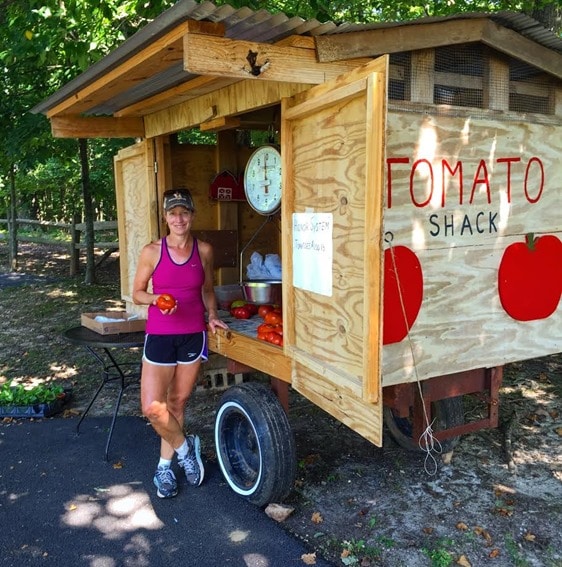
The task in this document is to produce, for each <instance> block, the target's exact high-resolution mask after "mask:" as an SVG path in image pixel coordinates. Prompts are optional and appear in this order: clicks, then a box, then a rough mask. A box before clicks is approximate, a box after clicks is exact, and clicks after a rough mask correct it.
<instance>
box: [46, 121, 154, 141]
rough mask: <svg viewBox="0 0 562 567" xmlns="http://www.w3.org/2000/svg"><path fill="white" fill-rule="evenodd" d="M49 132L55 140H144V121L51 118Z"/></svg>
mask: <svg viewBox="0 0 562 567" xmlns="http://www.w3.org/2000/svg"><path fill="white" fill-rule="evenodd" d="M51 132H52V134H53V136H54V137H55V138H144V121H143V119H142V118H133V117H131V118H111V117H110V116H99V117H96V116H92V117H84V116H53V118H51Z"/></svg>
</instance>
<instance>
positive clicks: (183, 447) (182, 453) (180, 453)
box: [176, 439, 189, 459]
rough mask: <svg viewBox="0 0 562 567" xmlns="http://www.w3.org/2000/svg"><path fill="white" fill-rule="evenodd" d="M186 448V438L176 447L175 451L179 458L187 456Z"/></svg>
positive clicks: (187, 448)
mask: <svg viewBox="0 0 562 567" xmlns="http://www.w3.org/2000/svg"><path fill="white" fill-rule="evenodd" d="M188 450H189V447H188V445H187V439H184V440H183V443H182V444H181V445H180V446H179V447H178V448H177V449H176V453H177V454H178V457H179V458H180V459H183V458H185V457H186V456H187V452H188Z"/></svg>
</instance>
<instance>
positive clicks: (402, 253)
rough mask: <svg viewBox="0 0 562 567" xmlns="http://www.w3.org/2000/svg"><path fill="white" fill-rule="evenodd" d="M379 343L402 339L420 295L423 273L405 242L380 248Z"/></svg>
mask: <svg viewBox="0 0 562 567" xmlns="http://www.w3.org/2000/svg"><path fill="white" fill-rule="evenodd" d="M383 293H384V295H383V327H382V344H383V345H388V344H392V343H398V342H400V341H401V340H403V339H404V338H405V337H406V336H407V335H408V331H409V330H410V329H411V328H412V325H413V324H414V322H415V320H416V318H417V316H418V313H419V311H420V307H421V304H422V299H423V273H422V268H421V264H420V261H419V260H418V257H417V256H416V254H415V253H414V252H413V251H412V250H410V248H408V247H407V246H392V247H391V248H387V249H386V250H385V251H384V291H383Z"/></svg>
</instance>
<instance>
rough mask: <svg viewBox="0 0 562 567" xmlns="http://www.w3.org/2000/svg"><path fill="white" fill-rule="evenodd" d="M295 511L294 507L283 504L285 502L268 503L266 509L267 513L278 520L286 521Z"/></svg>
mask: <svg viewBox="0 0 562 567" xmlns="http://www.w3.org/2000/svg"><path fill="white" fill-rule="evenodd" d="M294 511H295V509H294V508H291V507H290V506H283V504H268V506H267V508H266V509H265V513H266V514H267V515H268V516H269V517H270V518H271V519H272V520H275V521H276V522H283V521H285V520H286V519H287V518H288V517H289V516H290V515H291V514H292V513H293V512H294Z"/></svg>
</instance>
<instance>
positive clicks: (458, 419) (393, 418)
mask: <svg viewBox="0 0 562 567" xmlns="http://www.w3.org/2000/svg"><path fill="white" fill-rule="evenodd" d="M431 406H432V411H433V417H434V418H435V422H434V423H433V426H432V429H433V430H434V431H440V430H442V429H448V428H450V427H455V426H457V425H462V424H463V423H464V405H463V397H462V396H456V397H454V398H447V399H445V400H438V401H435V402H432V404H431ZM384 422H385V424H386V426H387V427H388V430H389V431H390V434H391V435H392V437H393V438H394V440H395V441H396V442H397V443H398V445H400V446H401V447H403V448H404V449H408V450H409V451H421V450H422V448H421V447H420V445H419V443H418V440H417V439H413V438H412V421H411V419H410V418H407V417H398V416H397V415H396V414H395V413H394V411H393V409H392V408H389V407H385V408H384ZM459 439H460V436H457V437H451V438H449V439H444V440H443V441H440V442H439V443H440V444H441V449H442V453H449V452H450V451H452V450H453V449H454V448H455V446H456V445H457V443H458V442H459Z"/></svg>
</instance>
